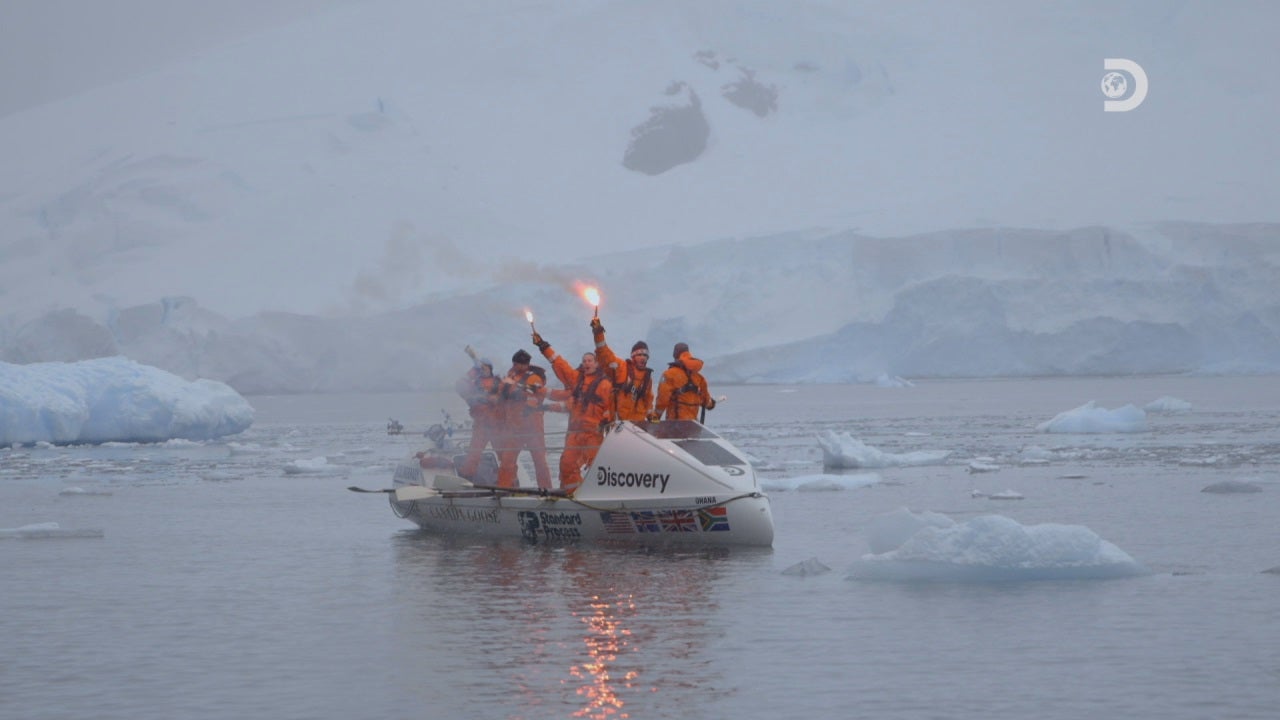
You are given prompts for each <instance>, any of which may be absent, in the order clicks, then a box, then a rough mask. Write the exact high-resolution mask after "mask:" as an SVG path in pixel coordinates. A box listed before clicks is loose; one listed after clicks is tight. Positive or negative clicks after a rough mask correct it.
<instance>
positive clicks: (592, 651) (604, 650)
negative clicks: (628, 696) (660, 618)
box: [569, 595, 638, 719]
mask: <svg viewBox="0 0 1280 720" xmlns="http://www.w3.org/2000/svg"><path fill="white" fill-rule="evenodd" d="M587 607H589V608H590V609H591V613H590V614H589V615H586V616H583V617H581V618H580V619H581V620H582V622H583V623H585V624H586V626H587V634H586V636H585V637H584V638H583V639H582V640H583V642H584V643H585V644H586V646H587V657H588V661H587V662H584V663H582V664H581V665H574V666H573V667H570V668H569V674H570V676H572V677H574V678H577V679H579V680H584V681H586V682H585V684H584V685H582V686H581V687H579V688H578V695H579V696H580V697H583V698H586V700H587V705H586V706H585V707H583V708H582V709H581V710H578V711H576V712H574V713H573V716H574V717H583V718H597V719H598V718H613V717H616V718H629V717H631V716H630V715H629V714H627V712H626V711H624V710H623V704H624V703H623V701H622V698H620V697H618V690H620V689H630V688H631V687H632V685H631V682H632V681H633V680H635V678H636V676H637V674H638V673H637V672H636V671H634V670H633V671H629V672H626V673H623V675H622V677H620V678H616V679H615V678H614V677H613V675H612V674H611V672H610V667H611V665H612V663H614V662H615V661H616V660H617V659H618V653H620V652H622V651H624V650H626V647H627V640H628V638H629V637H630V636H631V631H630V630H628V629H626V628H625V627H623V626H622V620H621V616H624V615H632V614H634V613H635V609H636V606H635V602H634V601H633V600H632V596H631V595H626V596H624V597H621V598H619V599H618V600H617V601H615V602H608V601H605V600H601V599H600V597H599V596H595V597H593V598H592V601H591V602H590V603H588V604H587Z"/></svg>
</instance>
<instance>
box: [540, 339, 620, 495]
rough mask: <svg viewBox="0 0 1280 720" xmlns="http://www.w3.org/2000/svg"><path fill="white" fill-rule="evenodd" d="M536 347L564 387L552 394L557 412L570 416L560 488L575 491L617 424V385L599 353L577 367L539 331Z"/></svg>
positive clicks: (561, 457)
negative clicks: (607, 433) (606, 430)
mask: <svg viewBox="0 0 1280 720" xmlns="http://www.w3.org/2000/svg"><path fill="white" fill-rule="evenodd" d="M533 344H534V345H537V346H538V349H539V350H541V351H542V356H543V357H545V358H546V359H548V360H550V361H551V369H552V370H554V371H555V373H556V377H558V378H560V382H561V383H563V384H564V389H563V390H554V391H552V393H551V399H552V400H557V401H561V404H560V405H559V406H553V407H554V408H555V409H561V408H563V409H564V410H567V411H568V413H569V434H568V435H567V436H566V437H565V440H564V452H563V453H561V454H560V487H561V488H563V489H565V490H568V491H570V492H572V491H574V490H576V489H577V488H578V486H579V485H581V484H582V469H583V468H584V467H590V465H591V463H592V461H594V460H595V459H596V452H597V451H598V450H599V449H600V444H601V443H603V442H604V428H605V427H606V426H607V425H608V424H609V423H611V422H613V418H614V407H613V383H611V382H609V378H608V377H606V376H605V373H604V372H603V371H602V370H601V368H600V366H599V364H598V363H597V362H596V356H595V353H585V354H584V355H583V356H582V364H581V365H579V366H578V367H576V368H574V367H573V366H571V365H570V364H569V361H568V360H565V359H564V358H562V357H560V355H559V354H558V353H557V352H556V351H555V350H553V349H552V348H551V343H549V342H547V341H546V340H543V339H542V336H541V335H539V334H538V333H537V332H534V333H533Z"/></svg>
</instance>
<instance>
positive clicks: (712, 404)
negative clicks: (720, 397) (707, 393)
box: [707, 398, 716, 410]
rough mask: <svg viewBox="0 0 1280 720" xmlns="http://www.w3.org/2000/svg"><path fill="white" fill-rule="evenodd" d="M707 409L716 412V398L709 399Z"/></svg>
mask: <svg viewBox="0 0 1280 720" xmlns="http://www.w3.org/2000/svg"><path fill="white" fill-rule="evenodd" d="M707 409H708V410H715V409H716V399H715V398H707Z"/></svg>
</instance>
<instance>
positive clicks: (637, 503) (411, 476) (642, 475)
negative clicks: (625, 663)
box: [352, 420, 773, 546]
mask: <svg viewBox="0 0 1280 720" xmlns="http://www.w3.org/2000/svg"><path fill="white" fill-rule="evenodd" d="M459 460H460V458H459V457H449V458H443V457H441V454H440V453H439V452H430V451H428V452H419V453H416V454H415V455H413V456H412V457H410V458H408V459H406V460H405V461H404V462H402V463H400V464H399V465H398V466H397V467H396V471H395V475H394V476H393V482H392V484H393V486H394V487H393V488H391V489H390V490H386V491H382V492H386V493H387V494H388V495H389V498H390V502H391V509H392V511H393V512H394V513H395V514H396V515H397V516H398V517H401V518H404V519H406V520H410V521H412V522H414V523H416V524H417V525H418V526H419V527H420V528H422V529H423V530H425V531H427V532H432V533H441V534H469V535H479V536H510V537H521V538H524V539H525V540H527V541H530V542H580V541H586V542H629V543H643V544H664V545H665V544H675V545H695V546H696V545H754V546H769V545H772V543H773V516H772V513H771V511H770V507H769V498H768V497H767V496H766V495H765V494H764V493H762V492H761V491H760V484H759V481H758V480H757V478H756V474H755V470H754V469H753V468H752V467H751V463H750V462H749V461H748V460H747V459H746V457H745V456H744V455H743V453H742V452H741V451H740V450H738V449H737V448H736V447H734V446H733V445H732V444H731V443H729V442H728V441H727V440H725V439H724V438H723V437H721V436H719V435H717V434H716V433H714V432H712V431H711V430H710V429H708V428H707V427H706V426H704V425H702V424H700V423H698V422H695V421H692V420H679V421H666V422H657V423H642V424H633V423H630V422H618V423H615V424H613V425H612V426H610V427H609V428H608V432H607V433H606V434H605V438H604V442H603V444H602V445H601V446H600V450H599V452H598V453H597V454H596V458H595V461H594V463H593V464H592V465H591V466H590V467H589V468H587V469H586V471H585V473H584V474H583V482H582V485H581V486H579V487H578V488H577V489H576V490H574V491H572V492H566V491H563V490H540V489H538V488H530V487H516V488H507V487H498V486H496V485H491V484H487V483H483V482H475V481H472V480H467V479H464V478H462V477H460V476H458V475H457V474H456V472H455V471H454V470H453V467H454V466H456V464H457V463H458V462H459ZM352 489H353V490H359V488H352Z"/></svg>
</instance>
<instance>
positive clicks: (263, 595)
mask: <svg viewBox="0 0 1280 720" xmlns="http://www.w3.org/2000/svg"><path fill="white" fill-rule="evenodd" d="M717 392H724V393H725V394H727V395H728V396H729V398H728V400H727V401H725V402H724V403H723V404H722V405H721V406H720V408H719V409H717V410H716V411H715V412H714V413H712V414H711V417H710V419H709V420H710V421H709V424H711V425H712V426H713V427H715V428H717V429H718V430H719V431H720V432H722V433H724V434H725V435H726V436H727V437H729V438H730V439H732V440H733V441H734V442H735V443H736V444H738V445H739V446H740V447H742V448H743V449H744V450H746V451H748V452H750V453H751V454H752V455H753V456H754V457H756V458H758V459H759V461H760V466H761V467H762V468H764V469H763V470H762V473H761V474H762V475H763V476H764V477H766V478H768V479H770V480H772V481H783V480H785V479H788V478H793V477H796V476H804V475H812V474H817V473H821V472H822V468H821V454H820V452H819V450H818V447H817V444H816V442H815V439H814V437H815V435H816V434H817V433H818V432H820V431H822V430H828V429H830V430H837V431H847V432H849V433H851V434H852V435H853V436H854V437H856V438H859V439H861V440H863V441H864V442H866V443H868V444H870V445H872V446H874V447H877V448H880V449H882V450H886V451H889V452H907V451H912V450H939V449H942V450H949V451H951V452H952V455H951V457H950V459H949V460H948V461H947V463H946V464H943V465H936V466H928V467H916V468H901V469H883V470H879V471H878V474H879V476H880V478H881V482H879V483H877V484H874V485H871V486H869V487H864V488H858V489H853V490H845V491H827V492H803V491H780V492H773V493H772V500H773V509H774V515H775V519H776V522H777V540H776V542H775V545H774V548H773V549H772V550H763V551H762V550H730V551H716V552H703V551H686V552H665V551H645V550H635V549H601V548H584V547H540V546H527V545H523V544H520V543H519V542H516V541H513V542H477V541H465V540H464V541H458V540H450V539H447V538H439V537H432V536H425V535H422V534H420V533H418V532H416V531H415V530H413V528H412V526H410V525H408V524H407V523H405V522H404V521H402V520H399V519H397V518H395V517H394V516H393V515H392V514H391V512H390V509H389V508H388V506H387V503H386V501H385V498H384V497H383V496H381V495H357V494H354V493H349V492H347V491H346V490H345V487H346V486H347V485H353V484H355V485H361V486H364V487H369V488H376V487H386V486H388V485H389V482H390V473H391V468H392V466H393V464H394V462H395V461H396V460H397V459H398V458H399V457H400V456H401V455H403V454H406V453H407V452H408V451H409V450H410V449H412V445H413V443H412V439H411V438H397V437H389V436H387V435H386V433H385V431H384V426H385V424H386V422H387V419H388V418H389V417H396V418H398V419H399V420H400V421H402V422H403V423H404V424H405V425H406V426H407V427H408V429H409V430H417V431H419V432H420V431H421V430H422V429H423V428H425V426H426V425H427V424H428V423H430V422H434V421H436V420H438V419H439V417H440V416H439V412H438V409H439V408H440V407H456V401H455V399H453V398H450V397H448V396H445V395H442V396H438V397H436V396H422V395H419V396H412V397H408V396H406V397H392V396H369V395H362V396H341V397H339V396H324V397H316V396H309V397H293V398H275V397H259V398H251V401H252V402H253V404H254V406H255V408H256V409H257V411H258V419H257V422H256V423H255V425H254V427H253V428H252V429H251V430H250V431H248V432H246V433H244V434H243V435H241V436H239V437H236V438H232V439H230V441H229V442H217V443H208V444H166V445H160V446H114V447H99V448H43V449H41V448H35V449H23V450H17V451H14V450H0V528H9V529H12V528H19V527H23V526H28V525H32V524H37V523H49V522H56V523H58V524H59V526H60V528H61V530H62V531H64V532H73V533H74V532H76V531H89V532H88V534H92V531H94V530H100V531H101V537H67V538H56V537H54V538H50V537H40V538H27V539H18V538H12V537H10V538H7V539H0V718H4V720H9V719H10V718H13V719H18V718H22V719H24V720H25V719H28V718H30V719H35V718H76V719H81V718H103V719H106V718H121V719H123V718H131V719H133V718H144V719H150V718H164V719H166V720H168V719H172V718H272V719H277V718H342V719H344V720H345V719H351V718H380V719H391V718H425V717H430V718H567V717H603V718H608V717H615V718H622V717H631V718H666V717H691V716H703V717H733V718H775V717H787V718H793V717H800V718H820V717H822V718H825V717H850V718H852V717H867V718H876V719H877V720H885V719H886V718H904V719H905V718H911V719H913V720H914V719H918V718H957V717H980V718H1019V719H1021V718H1026V717H1036V718H1039V719H1042V720H1043V719H1045V718H1049V719H1058V718H1061V719H1063V720H1066V719H1072V720H1074V719H1078V718H1085V717H1107V718H1121V717H1125V718H1148V717H1149V718H1162V719H1165V718H1187V719H1192V718H1194V719H1196V720H1199V719H1201V718H1210V717H1212V718H1274V717H1276V713H1277V712H1278V711H1280V574H1274V573H1264V572H1262V571H1264V570H1267V569H1269V568H1274V567H1276V566H1280V378H1242V379H1230V378H1228V379H1224V378H1215V379H1208V378H1138V379H1090V380H1025V381H974V382H933V383H920V384H917V386H916V387H912V388H900V389H886V388H875V387H778V386H770V387H729V388H718V389H717ZM1164 395H1170V396H1173V397H1176V398H1180V399H1182V400H1186V401H1188V402H1190V403H1192V404H1193V405H1194V406H1195V409H1194V410H1193V411H1192V412H1189V413H1184V414H1177V415H1151V416H1149V421H1150V423H1151V425H1152V431H1151V432H1148V433H1141V434H1134V435H1097V436H1084V435H1072V436H1066V435H1045V434H1038V433H1036V432H1034V426H1035V425H1036V424H1037V423H1040V422H1043V421H1045V420H1048V419H1050V418H1052V417H1053V416H1054V415H1055V414H1057V413H1058V412H1061V411H1064V410H1068V409H1071V408H1074V407H1076V406H1078V405H1081V404H1083V403H1084V402H1086V401H1088V400H1097V401H1098V403H1099V404H1100V405H1103V406H1106V407H1111V408H1114V407H1118V406H1120V405H1123V404H1125V403H1134V404H1137V405H1139V406H1141V405H1144V404H1146V403H1148V402H1150V401H1152V400H1155V399H1156V398H1158V397H1161V396H1164ZM1028 446H1038V447H1040V448H1042V449H1043V452H1044V453H1047V454H1048V457H1050V461H1049V462H1048V463H1046V464H1037V465H1024V464H1020V463H1019V462H1018V458H1019V457H1020V455H1021V453H1022V452H1023V450H1024V449H1025V448H1027V447H1028ZM319 456H327V457H328V459H329V464H330V469H331V474H314V475H290V474H285V472H284V468H285V467H286V466H287V465H288V464H289V463H290V462H292V461H296V460H299V459H302V460H306V459H311V458H315V457H319ZM975 457H988V458H991V461H992V462H993V463H994V464H996V465H999V466H1000V470H999V471H998V472H991V473H970V472H968V471H967V465H968V462H969V460H971V459H973V458H975ZM1221 480H1243V481H1249V482H1252V483H1255V484H1256V485H1258V486H1260V487H1261V488H1262V492H1260V493H1253V494H1243V493H1241V494H1213V493H1203V492H1201V489H1202V488H1204V487H1206V486H1208V485H1210V484H1211V483H1214V482H1218V481H1221ZM73 488H78V489H81V490H84V491H86V492H85V493H82V494H64V493H66V492H67V491H69V490H71V489H73ZM974 489H980V490H983V491H986V492H994V491H999V490H1004V489H1012V490H1015V491H1017V492H1018V493H1021V494H1022V495H1023V496H1024V497H1025V499H1024V500H1021V501H1003V502H1001V501H993V500H989V499H986V498H982V497H973V496H972V494H971V492H970V491H971V490H974ZM89 493H98V494H89ZM904 506H905V507H909V508H911V509H914V510H933V511H937V512H941V513H945V514H947V515H949V516H950V517H952V518H953V519H956V520H957V521H963V520H965V519H967V518H970V517H973V516H975V515H980V514H988V513H999V514H1002V515H1006V516H1008V517H1011V518H1013V519H1015V520H1017V521H1018V522H1020V523H1023V524H1026V525H1030V524H1035V523H1041V522H1056V523H1069V524H1079V525H1085V526H1088V527H1089V528H1091V529H1092V530H1094V531H1095V532H1096V533H1098V534H1099V535H1100V536H1102V537H1103V538H1104V539H1106V540H1109V541H1111V542H1113V543H1115V544H1116V545H1118V546H1119V547H1120V548H1121V549H1123V550H1124V551H1126V552H1128V553H1129V554H1130V555H1132V556H1133V557H1134V558H1135V559H1137V560H1139V561H1141V562H1142V563H1144V564H1145V565H1147V566H1148V567H1149V568H1150V569H1151V570H1152V574H1151V575H1148V576H1144V577H1138V578H1129V579H1122V580H1093V581H1070V582H1067V581H1062V582H1024V583H1000V584H954V583H916V584H909V583H892V582H867V581H855V580H849V579H847V577H846V575H847V570H848V567H849V565H850V564H851V563H852V562H853V561H854V560H855V559H857V558H858V557H859V556H860V555H861V554H863V553H864V552H866V540H865V538H864V536H863V532H864V528H865V527H866V525H867V523H868V521H869V520H870V519H871V518H874V517H875V516H877V515H879V514H881V513H884V512H888V511H891V510H894V509H896V508H899V507H904ZM809 558H817V559H818V560H819V561H820V562H822V563H824V564H825V565H827V566H829V567H831V568H832V572H829V573H826V574H821V575H811V576H808V577H796V576H791V575H784V574H782V571H783V570H785V569H787V568H788V567H791V566H792V565H795V564H796V563H799V562H802V561H805V560H807V559H809Z"/></svg>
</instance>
